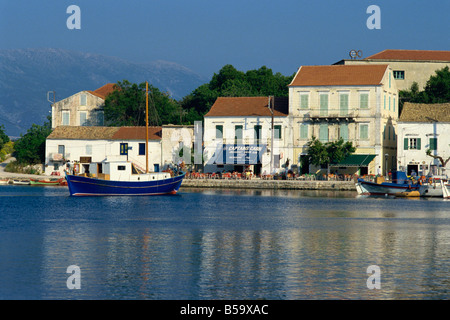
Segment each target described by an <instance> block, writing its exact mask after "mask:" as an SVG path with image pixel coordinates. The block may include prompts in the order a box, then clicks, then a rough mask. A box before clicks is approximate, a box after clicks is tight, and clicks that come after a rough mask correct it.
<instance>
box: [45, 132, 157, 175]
mask: <svg viewBox="0 0 450 320" xmlns="http://www.w3.org/2000/svg"><path fill="white" fill-rule="evenodd" d="M161 136H162V128H161V127H149V143H148V150H149V154H148V170H149V171H150V172H153V171H154V172H158V171H160V169H161V165H162V163H163V161H162V142H161ZM145 140H146V134H145V127H77V126H76V127H71V126H61V127H57V128H56V129H55V130H53V132H52V133H51V134H50V135H49V136H48V137H47V140H46V147H45V149H46V151H45V152H46V157H45V174H47V175H51V174H53V175H55V174H57V175H64V169H66V165H67V163H69V165H70V169H71V170H73V169H75V171H76V173H87V172H89V166H90V165H91V164H92V163H100V162H102V161H104V160H106V159H107V158H108V159H110V160H111V159H114V158H115V159H121V160H129V161H132V162H133V163H134V164H135V165H136V167H138V168H139V169H140V170H142V171H145V170H146V165H145V161H146V150H145V144H146V143H145Z"/></svg>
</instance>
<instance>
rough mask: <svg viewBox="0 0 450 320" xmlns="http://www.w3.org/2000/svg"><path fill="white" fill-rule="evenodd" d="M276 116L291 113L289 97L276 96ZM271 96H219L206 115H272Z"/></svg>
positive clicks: (284, 115)
mask: <svg viewBox="0 0 450 320" xmlns="http://www.w3.org/2000/svg"><path fill="white" fill-rule="evenodd" d="M274 100H275V108H274V116H277V117H286V116H288V114H289V105H288V102H289V100H288V98H287V97H275V98H274ZM268 102H269V97H219V98H217V100H216V102H214V104H213V106H212V107H211V110H209V112H208V113H207V114H206V115H205V117H230V116H244V117H248V116H267V117H270V116H272V114H271V112H270V110H269V108H268V107H267V106H268Z"/></svg>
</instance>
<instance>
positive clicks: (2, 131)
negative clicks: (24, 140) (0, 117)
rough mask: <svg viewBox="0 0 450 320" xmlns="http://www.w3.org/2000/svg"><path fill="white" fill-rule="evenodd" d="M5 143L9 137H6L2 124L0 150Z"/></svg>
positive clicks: (0, 127) (0, 128) (0, 126)
mask: <svg viewBox="0 0 450 320" xmlns="http://www.w3.org/2000/svg"><path fill="white" fill-rule="evenodd" d="M7 142H9V137H8V136H7V135H6V133H5V126H4V125H3V124H2V125H0V150H1V149H2V148H3V146H4V145H5V143H7Z"/></svg>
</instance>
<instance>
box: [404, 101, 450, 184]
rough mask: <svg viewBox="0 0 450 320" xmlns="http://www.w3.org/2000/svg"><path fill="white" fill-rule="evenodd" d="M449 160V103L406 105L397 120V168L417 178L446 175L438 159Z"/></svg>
mask: <svg viewBox="0 0 450 320" xmlns="http://www.w3.org/2000/svg"><path fill="white" fill-rule="evenodd" d="M427 150H430V153H431V154H432V155H434V156H440V157H442V158H443V160H446V159H448V158H449V157H450V103H438V104H423V103H409V102H406V103H405V104H404V106H403V110H402V113H401V115H400V118H399V120H398V169H399V170H405V171H407V173H408V174H411V173H412V172H413V170H414V171H415V172H416V173H417V174H418V175H427V174H429V173H431V174H447V173H448V172H449V171H448V170H449V169H450V161H449V162H448V163H447V165H446V166H445V167H443V166H442V163H441V161H440V160H438V159H435V158H433V157H430V156H428V155H427Z"/></svg>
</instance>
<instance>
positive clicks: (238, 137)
mask: <svg viewBox="0 0 450 320" xmlns="http://www.w3.org/2000/svg"><path fill="white" fill-rule="evenodd" d="M234 143H235V144H242V126H241V125H238V126H234Z"/></svg>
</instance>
